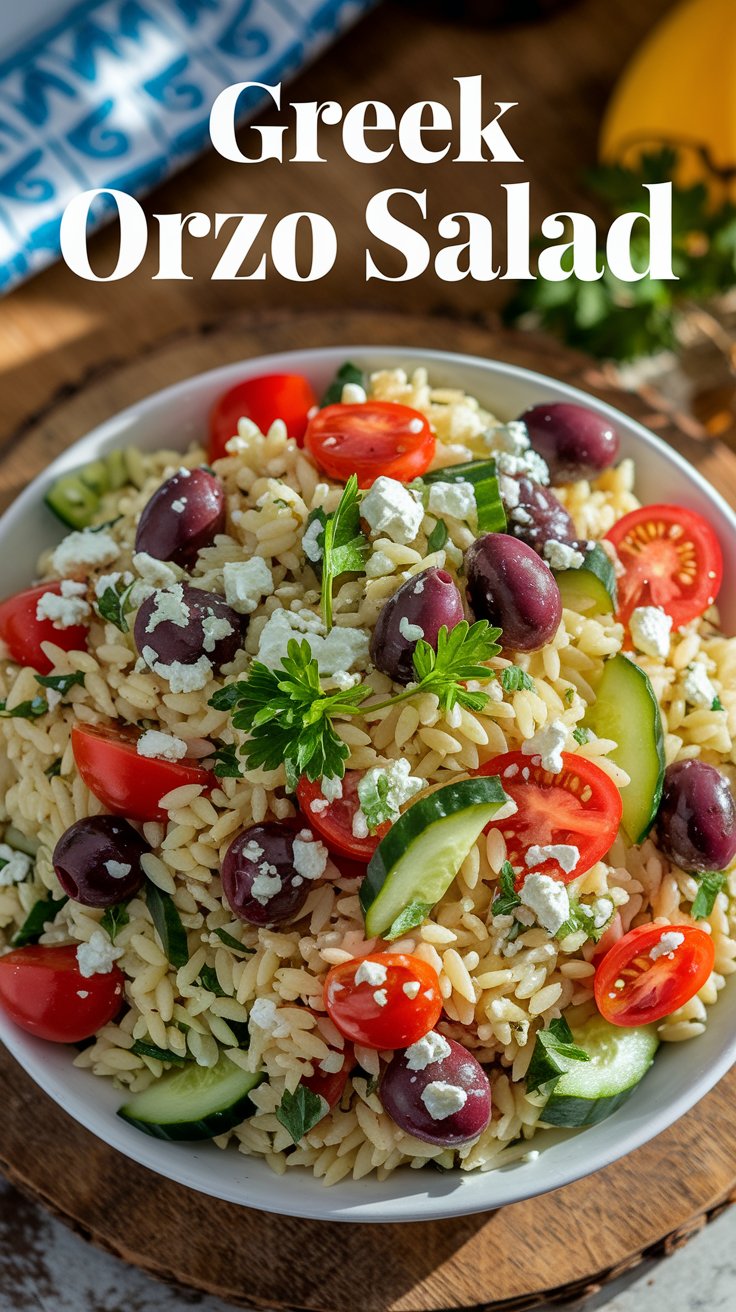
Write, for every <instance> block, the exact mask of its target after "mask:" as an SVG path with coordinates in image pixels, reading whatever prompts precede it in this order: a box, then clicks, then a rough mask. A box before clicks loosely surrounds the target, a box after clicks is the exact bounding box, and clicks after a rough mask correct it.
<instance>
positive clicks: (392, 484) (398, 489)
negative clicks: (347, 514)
mask: <svg viewBox="0 0 736 1312" xmlns="http://www.w3.org/2000/svg"><path fill="white" fill-rule="evenodd" d="M360 516H361V519H364V520H365V522H366V523H367V524H368V526H369V528H370V530H371V532H372V533H384V534H385V535H386V537H389V538H391V540H392V542H398V543H400V544H401V545H402V546H408V544H409V543H410V542H413V541H414V539H415V537H416V535H417V533H418V532H419V529H420V528H421V524H422V520H423V519H424V506H423V505H422V503H421V500H420V499H419V498H418V497H417V496H415V495H414V493H413V492H411V491H409V489H408V488H405V487H404V485H403V484H402V483H398V482H397V481H396V479H395V478H386V476H385V475H383V474H381V475H380V476H379V477H378V478H377V479H376V481H375V483H374V484H373V486H372V487H371V488H370V490H369V491H368V492H367V493H366V495H365V496H364V498H363V500H362V502H361V505H360Z"/></svg>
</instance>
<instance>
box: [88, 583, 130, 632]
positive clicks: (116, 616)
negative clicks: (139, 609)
mask: <svg viewBox="0 0 736 1312" xmlns="http://www.w3.org/2000/svg"><path fill="white" fill-rule="evenodd" d="M134 587H135V583H124V582H123V579H122V578H119V579H118V580H117V583H115V585H114V586H111V587H109V588H105V591H104V592H103V594H102V596H101V597H98V598H97V599H96V601H95V603H94V604H95V608H96V610H97V614H98V615H99V616H100V618H101V619H103V620H107V621H108V623H109V624H114V625H115V628H116V629H119V630H120V632H121V633H127V632H128V621H127V619H126V618H125V617H126V615H128V614H129V613H130V611H131V610H133V603H132V601H131V599H130V594H131V592H132V591H133V588H134Z"/></svg>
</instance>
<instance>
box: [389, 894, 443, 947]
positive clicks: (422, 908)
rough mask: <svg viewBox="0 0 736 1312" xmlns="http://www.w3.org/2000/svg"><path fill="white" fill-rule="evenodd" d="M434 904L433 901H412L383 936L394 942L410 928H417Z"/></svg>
mask: <svg viewBox="0 0 736 1312" xmlns="http://www.w3.org/2000/svg"><path fill="white" fill-rule="evenodd" d="M433 906H434V903H433V902H410V903H409V905H408V906H407V907H404V910H403V911H401V912H400V913H399V915H398V916H397V917H396V919H395V921H394V922H393V924H392V925H391V927H390V929H387V930H386V933H385V934H384V936H383V937H384V938H385V939H386V941H387V942H388V943H392V942H393V940H394V939H396V938H402V937H403V936H404V934H408V932H409V930H410V929H416V927H417V925H421V924H423V923H424V921H425V920H426V919H427V916H428V915H429V913H430V911H431V910H432V907H433Z"/></svg>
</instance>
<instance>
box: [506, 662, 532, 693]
mask: <svg viewBox="0 0 736 1312" xmlns="http://www.w3.org/2000/svg"><path fill="white" fill-rule="evenodd" d="M501 687H502V688H503V690H504V692H534V680H533V679H532V677H531V675H529V674H527V672H526V670H520V669H519V667H518V665H509V666H507V668H506V669H505V670H502V671H501Z"/></svg>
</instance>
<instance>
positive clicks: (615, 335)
mask: <svg viewBox="0 0 736 1312" xmlns="http://www.w3.org/2000/svg"><path fill="white" fill-rule="evenodd" d="M676 171H677V152H676V151H675V150H673V149H670V148H665V149H663V150H660V151H657V152H656V153H654V154H650V155H645V156H643V157H642V159H641V160H640V162H639V164H638V166H637V167H636V168H624V167H623V166H622V165H618V164H614V165H605V166H601V167H600V168H597V169H594V170H592V171H591V172H589V173H588V174H587V179H588V182H589V184H590V187H591V190H592V191H593V193H594V194H595V195H596V196H598V197H600V199H601V200H603V201H604V202H605V203H606V204H607V205H608V206H609V207H610V209H611V211H612V213H613V214H614V215H619V214H625V213H626V212H627V211H628V212H639V213H642V214H647V213H648V212H649V192H647V191H645V190H644V184H646V183H650V184H651V183H655V182H669V181H670V180H671V179H672V178H673V176H675V174H676ZM672 244H673V261H672V267H673V270H674V272H675V273H676V275H677V278H678V281H677V282H661V281H657V280H656V279H651V278H642V280H641V281H640V282H633V283H629V282H621V281H619V279H617V278H614V277H613V276H612V275H611V274H610V273H609V272H608V270H606V272H605V273H604V274H603V276H602V277H601V278H600V279H599V280H598V281H597V282H581V281H580V280H579V279H577V278H568V279H567V281H565V282H546V281H543V280H541V279H539V280H538V281H536V282H528V283H521V284H520V285H519V289H518V291H517V292H516V293H515V295H514V296H513V298H512V300H511V301H510V302H509V304H508V305H507V306H506V308H505V311H504V317H505V319H506V321H507V322H508V323H513V324H519V323H520V322H521V324H522V325H523V326H531V327H535V328H543V329H547V330H548V331H550V332H553V333H556V334H557V335H558V336H559V337H562V338H563V340H564V341H566V342H568V343H569V345H571V346H578V347H580V348H581V349H584V350H585V351H587V352H588V353H589V354H591V355H596V356H599V357H600V358H603V359H612V360H631V359H635V358H636V357H638V356H643V355H652V354H654V352H656V351H660V350H672V349H673V348H675V347H676V346H677V322H678V318H679V316H680V314H682V313H683V312H684V311H686V310H687V309H688V308H689V307H691V306H692V304H693V303H694V302H695V303H702V302H704V301H708V300H710V299H711V298H713V297H716V296H722V295H723V294H724V293H725V292H727V291H729V290H730V288H732V287H733V286H734V284H735V283H736V206H735V205H734V204H732V203H731V202H729V201H725V202H723V203H722V204H720V205H718V206H716V207H714V206H713V204H712V202H711V201H709V197H708V191H707V188H706V187H705V185H704V184H703V183H696V184H694V185H693V186H687V187H683V186H678V185H677V183H675V184H674V185H673V189H672ZM648 246H649V232H648V230H647V228H646V226H645V225H641V231H640V232H638V231H637V229H636V228H635V229H634V233H633V237H632V262H633V264H634V266H635V267H636V268H637V269H645V268H646V266H647V262H648ZM605 263H606V261H605V250H604V249H601V250H600V252H599V267H603V266H604V265H605ZM567 267H568V268H569V267H571V258H570V260H568V264H567Z"/></svg>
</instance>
